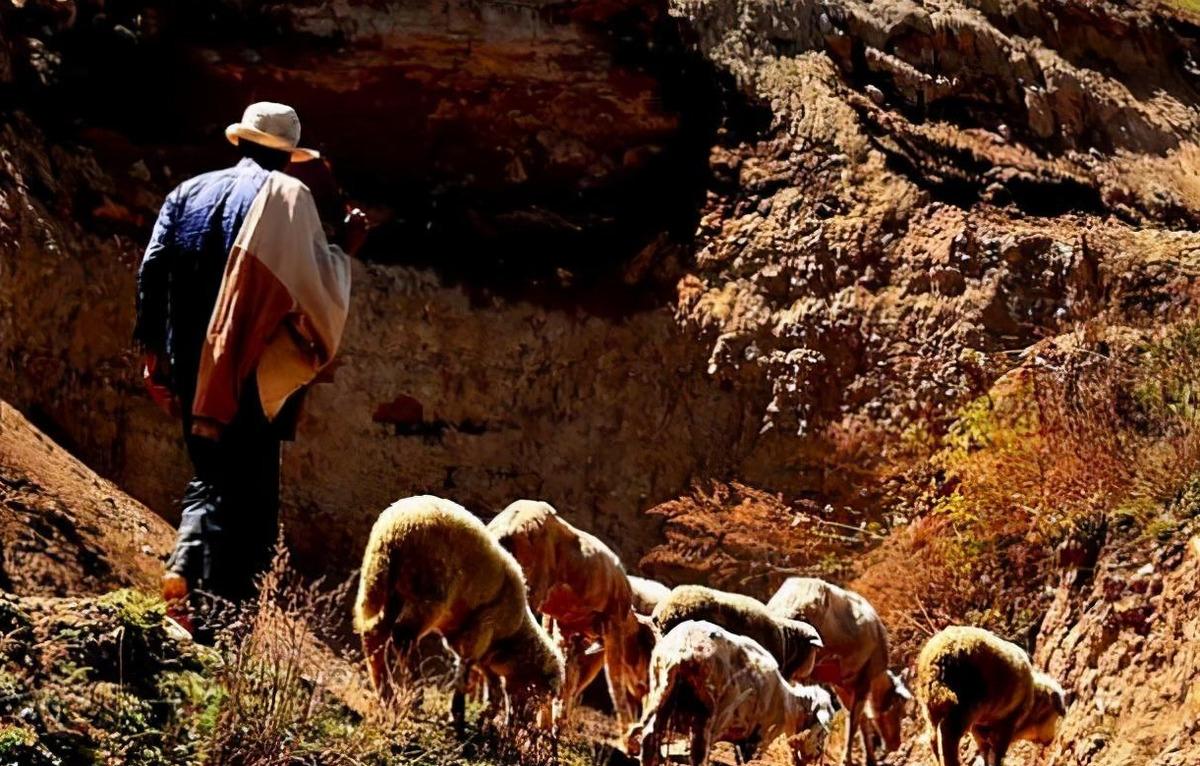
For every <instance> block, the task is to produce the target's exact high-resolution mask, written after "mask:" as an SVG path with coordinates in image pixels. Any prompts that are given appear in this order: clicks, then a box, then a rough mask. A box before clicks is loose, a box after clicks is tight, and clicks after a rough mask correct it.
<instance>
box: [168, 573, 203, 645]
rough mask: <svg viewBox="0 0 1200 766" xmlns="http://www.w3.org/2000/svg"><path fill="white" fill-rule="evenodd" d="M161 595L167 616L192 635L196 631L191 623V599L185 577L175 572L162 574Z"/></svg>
mask: <svg viewBox="0 0 1200 766" xmlns="http://www.w3.org/2000/svg"><path fill="white" fill-rule="evenodd" d="M162 597H163V601H165V602H167V617H168V618H169V619H170V620H171V621H173V622H174V623H175V624H177V625H178V626H179V627H181V628H183V629H184V630H185V631H187V633H188V635H189V636H190V635H193V634H194V633H195V632H196V631H195V626H193V624H192V614H191V601H192V600H191V591H190V590H189V589H188V581H187V578H185V577H184V576H183V575H181V574H177V573H175V572H167V573H166V574H165V575H163V578H162Z"/></svg>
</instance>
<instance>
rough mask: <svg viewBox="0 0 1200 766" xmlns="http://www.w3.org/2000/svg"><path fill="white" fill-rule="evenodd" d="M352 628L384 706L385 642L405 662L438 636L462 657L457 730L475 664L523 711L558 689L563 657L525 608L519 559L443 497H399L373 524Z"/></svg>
mask: <svg viewBox="0 0 1200 766" xmlns="http://www.w3.org/2000/svg"><path fill="white" fill-rule="evenodd" d="M354 627H355V630H356V631H357V632H358V633H359V634H360V635H361V636H362V642H363V653H364V654H365V655H366V658H367V664H368V667H369V669H370V673H371V682H372V684H373V685H374V687H375V690H376V692H377V693H378V694H379V695H380V697H381V699H383V700H384V701H385V702H390V701H391V699H392V698H393V696H394V690H393V688H392V683H391V678H390V676H391V673H390V668H388V666H387V659H388V658H387V654H388V651H387V649H388V646H389V643H390V644H391V645H392V647H393V648H394V650H395V651H396V652H397V653H398V654H399V655H400V656H401V657H405V658H407V657H408V655H409V653H410V652H411V651H412V649H413V647H414V646H415V645H416V643H417V642H418V641H419V640H420V639H421V638H422V637H423V636H426V635H428V634H431V633H437V634H440V635H441V636H442V637H443V639H444V640H445V642H446V644H447V645H448V646H449V647H450V648H451V649H452V650H453V651H454V652H455V653H456V654H457V655H458V657H459V659H460V667H459V674H458V682H457V683H456V689H455V698H454V702H453V704H452V708H451V711H452V715H453V717H454V721H455V724H456V726H458V727H459V729H460V730H461V728H462V725H463V717H464V716H463V706H464V703H463V693H464V687H465V684H466V679H467V677H468V675H469V673H470V671H471V669H472V667H473V666H476V665H477V666H479V668H480V669H481V670H482V671H483V672H484V673H485V675H491V676H497V677H499V678H502V679H504V683H505V688H506V691H507V692H508V693H509V695H510V696H511V699H512V702H513V703H514V704H517V705H519V706H521V707H532V706H535V705H538V704H542V703H544V702H548V701H549V699H550V698H552V697H553V696H554V695H557V693H558V692H559V690H560V688H561V686H562V678H563V661H562V656H561V655H560V654H559V652H558V649H557V648H556V647H555V646H554V643H553V642H552V641H551V640H550V637H549V636H548V635H547V634H546V631H545V630H543V629H542V627H541V626H540V625H539V624H538V623H537V621H536V620H535V619H534V616H533V614H532V612H530V610H529V606H528V603H527V602H526V598H525V581H524V579H523V578H522V576H521V569H520V567H519V566H518V565H517V562H516V561H515V560H514V559H513V557H512V556H511V555H509V554H508V552H507V551H505V550H504V549H503V548H501V547H500V546H499V545H498V544H497V543H496V541H495V540H494V539H492V537H491V536H490V535H489V534H488V532H487V528H486V527H484V525H483V523H482V522H481V521H479V520H478V519H477V518H475V516H474V515H472V514H471V513H470V512H469V511H467V510H466V509H465V508H463V507H462V506H460V505H458V504H456V503H453V502H451V501H449V500H444V499H442V498H439V497H433V496H429V495H422V496H418V497H409V498H405V499H403V500H399V501H397V502H396V503H394V504H393V505H392V506H391V507H389V508H388V509H387V510H385V511H384V512H383V513H382V514H381V515H380V516H379V518H378V519H377V520H376V522H375V525H374V527H372V529H371V537H370V540H369V542H368V543H367V548H366V551H365V552H364V553H363V565H362V573H361V575H360V579H359V589H358V597H357V599H356V601H355V605H354Z"/></svg>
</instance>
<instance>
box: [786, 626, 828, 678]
mask: <svg viewBox="0 0 1200 766" xmlns="http://www.w3.org/2000/svg"><path fill="white" fill-rule="evenodd" d="M780 627H781V629H782V630H783V645H784V647H785V651H786V653H787V658H788V663H787V674H786V675H787V677H788V678H791V679H798V678H807V677H808V676H809V675H810V674H811V673H812V670H813V666H814V665H815V664H816V662H817V650H818V649H820V648H821V647H823V646H825V642H824V641H822V640H821V634H820V633H818V632H817V629H816V628H814V627H813V626H812V625H809V624H808V623H807V622H804V621H803V620H787V619H785V620H783V621H782V624H781V626H780Z"/></svg>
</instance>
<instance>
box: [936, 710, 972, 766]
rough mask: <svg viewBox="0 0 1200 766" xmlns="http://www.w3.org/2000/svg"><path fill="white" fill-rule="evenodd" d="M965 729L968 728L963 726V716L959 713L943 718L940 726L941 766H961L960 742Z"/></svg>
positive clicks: (939, 754) (938, 730) (939, 755)
mask: <svg viewBox="0 0 1200 766" xmlns="http://www.w3.org/2000/svg"><path fill="white" fill-rule="evenodd" d="M965 729H966V726H964V725H963V723H962V720H961V715H960V714H959V713H958V712H957V711H955V712H953V713H951V714H950V715H948V716H946V717H945V718H943V719H942V721H941V723H939V724H938V729H937V732H938V751H937V757H938V761H939V763H940V766H959V761H958V741H959V740H960V739H962V735H963V733H964V730H965Z"/></svg>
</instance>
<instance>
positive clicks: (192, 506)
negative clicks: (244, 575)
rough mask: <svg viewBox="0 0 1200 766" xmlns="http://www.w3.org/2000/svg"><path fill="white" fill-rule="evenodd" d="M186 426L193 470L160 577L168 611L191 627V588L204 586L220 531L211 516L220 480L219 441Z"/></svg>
mask: <svg viewBox="0 0 1200 766" xmlns="http://www.w3.org/2000/svg"><path fill="white" fill-rule="evenodd" d="M187 427H188V422H187V419H185V422H184V428H185V434H184V441H185V443H186V445H187V449H188V456H189V457H190V458H191V460H192V467H193V469H194V470H195V473H194V475H193V476H192V480H191V481H189V482H188V485H187V488H186V489H185V490H184V493H183V502H182V508H181V512H180V519H179V531H178V533H177V535H176V539H175V548H174V550H173V551H172V552H171V557H170V558H169V559H168V560H167V573H166V575H165V576H164V577H163V598H164V600H166V602H167V606H168V613H169V614H170V615H171V616H172V617H173V618H174V619H175V620H176V621H178V622H179V623H180V624H181V625H183V626H184V627H185V628H186V629H187V630H188V631H192V630H193V628H194V625H193V619H192V618H193V614H192V612H193V609H194V607H196V606H197V604H196V603H195V601H194V599H193V598H192V597H193V592H194V591H195V590H197V589H203V588H204V587H205V586H206V583H207V581H208V580H209V578H210V575H211V564H212V555H211V547H212V539H213V536H214V535H215V534H219V532H220V529H219V527H218V528H216V529H214V524H213V517H214V515H215V514H216V512H217V509H219V508H220V506H221V503H222V499H221V485H222V483H223V482H222V481H221V473H222V471H221V461H220V448H219V445H218V444H217V443H216V442H212V441H209V440H207V439H202V438H200V437H196V436H191V435H190V434H187V433H186V428H187Z"/></svg>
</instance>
